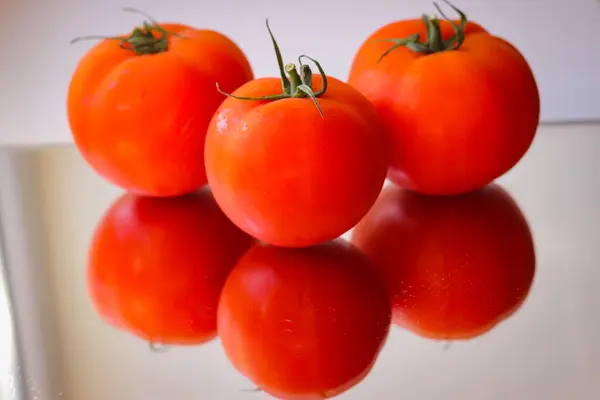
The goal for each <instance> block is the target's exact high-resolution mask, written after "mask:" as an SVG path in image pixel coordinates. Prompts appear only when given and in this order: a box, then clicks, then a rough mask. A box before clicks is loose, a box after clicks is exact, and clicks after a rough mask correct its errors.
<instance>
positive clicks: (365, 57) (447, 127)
mask: <svg viewBox="0 0 600 400" xmlns="http://www.w3.org/2000/svg"><path fill="white" fill-rule="evenodd" d="M451 8H453V9H454V10H455V11H457V12H458V13H459V15H460V16H461V20H460V21H452V22H450V21H444V20H440V19H438V18H437V17H433V18H432V17H429V16H428V15H423V17H422V18H410V19H402V20H399V21H394V22H390V23H388V24H386V25H384V26H382V27H380V28H379V29H377V30H376V31H375V32H373V33H372V34H371V35H370V36H369V37H368V38H367V39H366V40H365V41H364V42H363V44H362V45H361V46H360V48H359V49H358V51H357V53H356V55H355V57H354V60H353V62H352V65H351V68H350V73H349V76H348V83H350V84H351V85H352V86H354V87H355V88H356V89H358V90H359V91H360V92H361V93H362V94H364V95H365V96H366V97H367V98H368V99H369V100H370V101H371V102H372V103H373V105H374V106H375V108H376V109H377V111H378V112H379V115H380V117H381V120H382V122H383V124H384V125H385V127H386V128H387V129H386V131H387V133H388V135H389V140H390V146H389V147H390V151H391V156H390V165H389V171H388V178H389V179H390V180H391V181H392V182H394V183H395V184H397V185H399V186H402V187H404V188H406V189H411V190H414V191H416V192H420V193H425V194H431V195H455V194H460V193H465V192H469V191H472V190H476V189H479V188H482V187H484V186H485V185H487V184H489V183H490V182H492V181H493V180H494V179H496V178H498V177H500V176H501V175H503V174H505V173H506V172H507V171H509V170H510V169H511V168H513V167H514V166H515V165H516V164H517V162H518V161H519V160H520V159H521V158H522V157H523V156H524V155H525V153H526V152H527V151H528V149H529V147H530V146H531V144H532V142H533V139H534V137H535V134H536V131H537V126H538V123H539V116H540V97H539V92H538V87H537V82H536V79H535V76H534V74H533V72H532V70H531V68H530V66H529V64H528V62H527V60H526V59H525V58H524V57H523V55H522V54H521V53H520V52H519V50H517V49H516V48H515V47H514V46H513V45H512V44H510V43H509V42H507V41H506V40H504V39H502V38H500V37H498V36H496V35H494V34H492V33H488V32H487V31H486V30H485V29H484V28H483V27H482V26H480V25H479V24H477V23H475V22H472V21H467V18H466V16H465V15H464V14H463V13H462V12H461V11H460V10H458V9H456V8H455V7H454V6H451ZM438 12H440V11H438ZM402 39H404V40H402ZM401 44H402V45H401ZM391 49H393V50H391ZM384 55H385V56H384ZM382 56H384V57H383V58H381V57H382Z"/></svg>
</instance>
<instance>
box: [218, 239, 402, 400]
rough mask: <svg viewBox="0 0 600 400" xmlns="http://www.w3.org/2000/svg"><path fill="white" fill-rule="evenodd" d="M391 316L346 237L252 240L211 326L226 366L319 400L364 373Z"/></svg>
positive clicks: (294, 395)
mask: <svg viewBox="0 0 600 400" xmlns="http://www.w3.org/2000/svg"><path fill="white" fill-rule="evenodd" d="M390 319H391V310H390V302H389V297H388V294H387V292H386V291H385V287H384V285H383V283H382V281H381V278H380V277H379V276H378V275H377V274H376V273H375V270H374V269H373V267H372V265H371V264H370V263H369V261H368V260H367V259H366V258H365V257H364V256H363V255H362V254H361V253H360V252H358V251H357V250H356V249H355V248H354V247H353V246H351V245H349V244H348V243H347V242H345V241H343V240H336V241H333V242H328V243H325V244H321V245H318V246H315V247H310V248H303V249H285V248H278V247H274V246H269V245H256V246H255V247H254V248H252V249H251V250H250V251H249V252H248V253H246V254H245V255H244V256H243V257H242V258H241V259H240V261H239V262H238V264H237V265H236V267H235V268H234V270H233V271H232V273H231V274H230V276H229V278H228V279H227V282H226V284H225V287H224V288H223V293H222V296H221V301H220V303H219V310H218V330H219V336H220V338H221V342H222V344H223V348H224V349H225V352H226V354H227V356H228V357H229V359H230V360H231V362H232V364H233V365H234V366H235V367H236V368H237V369H238V371H240V372H241V373H242V374H244V375H245V376H246V377H248V378H249V379H251V380H252V381H254V382H255V384H256V385H257V386H258V387H259V388H260V389H262V390H263V391H265V392H267V393H269V394H271V395H272V396H275V397H277V398H278V399H282V400H290V399H293V400H296V399H325V398H330V397H334V396H337V395H339V394H340V393H342V392H344V391H346V390H348V389H350V388H351V387H353V386H354V385H356V384H358V383H359V382H360V381H361V380H362V379H363V378H364V377H365V376H366V375H367V374H368V372H369V371H370V369H371V367H372V366H373V364H374V363H375V360H376V358H377V356H378V353H379V351H380V349H381V348H382V346H383V344H384V342H385V340H386V338H387V334H388V331H389V326H390Z"/></svg>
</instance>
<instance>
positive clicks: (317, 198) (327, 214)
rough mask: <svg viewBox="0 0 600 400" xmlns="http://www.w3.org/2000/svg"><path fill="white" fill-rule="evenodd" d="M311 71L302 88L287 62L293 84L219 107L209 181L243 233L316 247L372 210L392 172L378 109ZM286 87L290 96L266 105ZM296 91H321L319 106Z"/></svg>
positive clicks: (259, 88) (260, 82) (254, 91)
mask: <svg viewBox="0 0 600 400" xmlns="http://www.w3.org/2000/svg"><path fill="white" fill-rule="evenodd" d="M317 65H318V64H317ZM318 66H319V65H318ZM306 67H308V65H306V64H305V65H304V67H303V68H302V75H303V76H304V77H306V76H311V78H310V79H306V78H304V80H300V74H299V73H298V71H297V70H296V66H294V64H287V66H286V67H285V70H286V71H287V72H288V74H289V77H290V79H289V80H287V78H286V77H285V76H283V78H282V79H283V81H282V79H279V78H261V79H257V80H254V81H251V82H248V83H247V84H244V85H242V86H241V87H240V88H239V89H237V90H236V91H234V93H233V94H232V96H235V97H228V98H227V99H226V100H225V101H224V102H223V103H221V105H220V107H219V109H218V110H217V112H216V113H215V114H214V116H213V119H212V121H211V123H210V125H209V128H208V131H207V134H206V145H205V157H204V159H205V165H206V174H207V178H208V183H209V185H210V187H211V188H212V190H213V193H214V195H215V199H216V200H217V202H218V203H219V206H220V207H221V209H222V210H223V211H224V212H225V214H227V216H228V217H229V218H230V219H231V220H232V221H233V222H234V223H235V224H236V225H237V226H238V227H240V228H241V229H242V230H243V231H245V232H248V233H249V234H251V235H252V236H254V237H256V238H257V239H259V240H261V241H263V242H267V243H270V244H273V245H277V246H285V247H306V246H312V245H315V244H318V243H322V242H325V241H328V240H332V239H335V238H336V237H338V236H340V235H342V234H344V233H345V232H346V231H348V230H349V229H351V228H352V227H353V226H354V225H356V224H357V223H358V221H360V219H361V218H362V217H364V215H365V214H366V213H367V211H369V208H370V207H371V206H372V205H373V203H374V202H375V200H376V199H377V196H378V195H379V192H380V191H381V188H382V187H383V183H384V181H385V176H386V173H387V165H388V163H387V161H388V160H387V154H386V144H385V137H384V136H385V135H383V134H382V129H381V125H380V121H379V119H378V117H377V114H376V111H375V108H374V107H373V106H372V104H371V103H370V102H369V101H368V100H367V99H366V98H365V97H364V96H363V95H361V94H360V93H359V92H358V91H357V90H355V89H354V88H352V87H350V86H349V85H348V84H346V83H343V82H341V81H339V80H337V79H334V78H331V77H327V76H326V75H325V74H324V73H323V74H322V75H321V76H316V75H315V76H314V77H312V75H310V73H308V74H307V73H306V70H305V68H306ZM319 67H320V66H319ZM280 68H281V69H282V73H283V68H284V67H283V65H280ZM309 71H310V69H309ZM290 82H291V83H290ZM286 83H287V85H288V86H289V89H288V91H289V93H287V92H286V93H284V94H281V95H280V96H283V97H282V98H278V99H275V100H272V99H268V100H265V98H264V96H268V95H272V94H278V93H279V92H281V91H282V86H284V85H286ZM294 88H295V89H294ZM298 88H304V90H307V91H311V90H314V93H313V94H314V96H315V97H318V100H315V101H314V102H313V100H312V99H311V98H310V97H308V95H305V94H303V92H302V91H300V89H298ZM310 88H312V89H310ZM292 91H293V93H292ZM240 97H241V98H240ZM248 98H254V100H248ZM316 105H318V107H319V108H317V106H316ZM321 112H322V114H321Z"/></svg>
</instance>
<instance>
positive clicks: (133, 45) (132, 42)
mask: <svg viewBox="0 0 600 400" xmlns="http://www.w3.org/2000/svg"><path fill="white" fill-rule="evenodd" d="M123 11H125V12H132V13H136V14H141V15H143V16H145V17H146V18H148V21H144V22H143V24H142V27H136V28H135V29H134V30H133V31H132V32H131V34H130V35H129V36H126V37H118V36H100V35H93V36H81V37H78V38H75V39H73V40H71V44H73V43H77V42H80V41H82V40H96V39H97V40H117V41H119V42H120V43H119V46H120V47H121V48H122V49H124V50H128V51H132V52H134V53H135V54H137V55H147V54H157V53H162V52H165V51H167V50H168V48H169V40H168V36H169V35H172V36H179V35H177V34H175V33H173V32H168V31H166V30H165V29H163V28H162V27H161V26H160V25H159V24H158V22H156V20H155V19H154V18H152V17H151V16H150V15H148V14H146V13H145V12H143V11H140V10H137V9H135V8H131V7H124V8H123ZM153 32H158V33H160V36H158V37H155V36H154V34H153Z"/></svg>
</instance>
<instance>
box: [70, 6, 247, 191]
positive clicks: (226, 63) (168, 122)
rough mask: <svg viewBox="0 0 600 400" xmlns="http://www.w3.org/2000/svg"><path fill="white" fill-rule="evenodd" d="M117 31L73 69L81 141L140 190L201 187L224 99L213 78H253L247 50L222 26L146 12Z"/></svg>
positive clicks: (127, 185) (112, 173)
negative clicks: (156, 17) (210, 133)
mask: <svg viewBox="0 0 600 400" xmlns="http://www.w3.org/2000/svg"><path fill="white" fill-rule="evenodd" d="M128 10H129V11H135V10H131V9H128ZM136 12H139V11H136ZM147 17H149V16H147ZM149 19H150V18H149ZM114 39H116V38H107V39H105V40H102V41H101V42H99V43H98V44H96V45H95V46H93V47H92V48H91V49H90V50H89V51H88V52H86V54H85V55H84V56H83V57H82V58H81V60H80V61H79V62H78V64H77V66H76V68H75V70H74V72H73V75H72V77H71V82H70V84H69V90H68V94H67V116H68V120H69V126H70V128H71V133H72V135H73V140H74V142H75V145H76V146H77V149H78V150H79V152H80V153H81V155H82V156H83V158H84V159H85V160H86V161H87V162H88V164H89V165H90V166H91V167H92V168H93V169H94V171H96V172H97V173H98V174H99V175H100V176H102V177H103V178H105V179H106V180H108V181H109V182H111V183H113V184H115V185H118V186H119V187H121V188H123V189H125V190H127V191H130V192H135V193H136V194H142V195H148V196H177V195H182V194H185V193H190V192H193V191H195V190H197V189H199V188H201V187H202V186H203V185H205V184H206V182H207V181H206V172H205V170H204V139H205V137H206V128H207V126H208V123H209V121H210V119H211V117H212V115H213V113H214V112H215V110H216V109H217V107H218V106H219V104H220V103H221V102H222V101H223V99H224V96H223V95H222V94H220V93H218V92H217V91H216V90H215V82H219V83H220V84H221V86H222V87H223V88H224V89H225V90H234V89H236V88H237V87H239V86H240V85H242V84H243V83H245V82H248V81H250V80H252V79H253V77H254V75H253V73H252V68H251V67H250V64H249V63H248V60H247V58H246V56H245V55H244V53H243V52H242V50H241V49H240V48H239V47H238V46H237V44H235V43H234V42H233V41H232V40H231V39H230V38H228V37H227V36H225V35H223V34H221V33H219V32H215V31H212V30H208V29H196V28H194V27H191V26H187V25H183V24H178V23H168V24H167V23H160V24H159V23H157V22H155V21H147V22H146V23H145V24H144V25H143V26H142V27H138V28H135V29H133V31H132V32H131V33H129V34H126V35H122V36H119V40H114Z"/></svg>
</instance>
